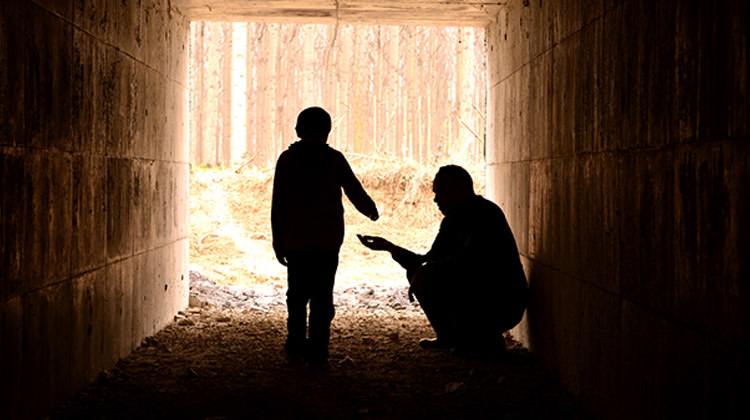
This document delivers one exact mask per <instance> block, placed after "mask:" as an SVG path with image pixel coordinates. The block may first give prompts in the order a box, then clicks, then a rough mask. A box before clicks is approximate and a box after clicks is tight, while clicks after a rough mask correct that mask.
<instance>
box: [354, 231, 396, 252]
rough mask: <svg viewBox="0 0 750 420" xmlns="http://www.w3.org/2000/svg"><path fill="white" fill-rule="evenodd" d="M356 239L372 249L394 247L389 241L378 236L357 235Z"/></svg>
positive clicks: (380, 249)
mask: <svg viewBox="0 0 750 420" xmlns="http://www.w3.org/2000/svg"><path fill="white" fill-rule="evenodd" d="M357 239H359V241H360V242H362V245H364V246H366V247H368V248H370V249H371V250H373V251H390V250H392V249H393V248H394V245H393V244H392V243H391V242H390V241H388V240H387V239H384V238H381V237H380V236H367V235H357Z"/></svg>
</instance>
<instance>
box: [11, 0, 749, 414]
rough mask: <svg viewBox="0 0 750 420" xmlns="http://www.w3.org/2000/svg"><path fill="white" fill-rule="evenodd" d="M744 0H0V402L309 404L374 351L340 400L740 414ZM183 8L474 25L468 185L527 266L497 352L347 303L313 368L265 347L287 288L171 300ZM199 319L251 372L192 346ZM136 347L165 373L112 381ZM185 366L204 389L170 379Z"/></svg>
mask: <svg viewBox="0 0 750 420" xmlns="http://www.w3.org/2000/svg"><path fill="white" fill-rule="evenodd" d="M749 19H750V6H749V5H748V3H747V2H746V1H743V0H728V1H724V2H697V3H696V2H691V1H683V0H662V1H648V0H596V1H585V0H566V1H541V0H540V1H524V0H509V1H502V2H497V1H495V2H490V1H464V0H451V1H437V0H425V1H420V2H396V1H390V0H382V1H378V0H373V1H359V0H339V1H334V0H309V1H307V0H302V1H298V2H242V1H237V0H217V1H208V0H172V1H171V2H169V1H160V0H123V1H117V2H112V1H107V0H77V1H73V2H67V1H55V0H32V1H24V0H5V1H3V2H2V3H0V188H1V193H0V235H1V236H0V237H1V238H2V240H0V378H1V379H0V417H2V418H8V419H21V418H40V417H41V418H43V417H46V416H49V415H51V414H52V413H53V412H54V411H55V410H56V409H57V408H58V407H60V406H61V404H65V403H66V402H69V401H71V399H72V398H77V399H75V400H73V401H78V402H79V403H80V402H81V401H83V402H86V401H88V403H91V404H98V407H103V408H102V409H103V410H105V411H102V412H100V414H101V415H104V414H103V413H108V414H106V416H109V417H117V418H127V417H128V413H130V414H131V415H138V416H146V417H148V416H152V417H157V416H158V417H164V416H169V415H170V414H181V415H184V416H186V417H201V418H212V417H213V418H224V417H226V418H233V417H243V416H242V415H241V414H238V413H242V409H243V408H242V407H241V406H242V404H243V403H248V404H250V403H252V401H256V405H257V407H266V408H267V407H272V406H273V407H278V409H279V410H281V411H280V412H282V413H285V414H281V416H282V417H284V416H288V417H292V416H295V415H298V414H300V413H303V414H304V413H306V411H304V409H303V408H301V407H303V406H304V405H305V404H307V406H308V407H312V408H310V411H307V414H309V415H311V416H318V417H325V413H326V411H325V406H324V399H325V396H326V395H330V393H333V392H336V391H338V390H342V389H348V388H351V387H353V386H354V385H353V384H354V383H355V382H357V379H358V378H360V379H361V375H362V374H363V372H366V371H370V370H372V371H373V372H374V371H378V372H382V375H379V376H376V380H373V381H369V382H368V381H362V382H359V383H357V385H356V387H359V388H358V389H359V390H361V391H362V393H361V394H360V396H361V398H360V397H357V398H354V397H351V398H349V399H348V400H347V399H346V398H343V399H339V400H337V401H338V402H337V403H336V404H338V406H337V407H339V408H341V411H339V413H348V414H347V417H380V418H392V417H407V416H409V417H426V416H428V415H429V416H431V417H432V416H442V417H459V418H460V417H463V416H465V415H466V412H465V411H462V410H461V408H460V407H465V406H475V407H479V408H477V410H480V411H476V412H475V413H479V414H478V416H479V417H494V416H496V415H503V416H509V417H513V416H516V417H526V418H532V417H533V418H538V417H550V418H560V417H563V418H581V417H585V416H589V414H586V413H592V414H591V415H595V416H597V417H602V418H607V419H621V418H622V419H625V418H680V417H685V418H707V417H709V416H710V417H718V418H746V417H747V416H748V414H750V413H748V408H747V404H745V403H744V402H743V400H744V393H743V392H744V391H742V390H744V389H747V388H748V377H750V375H748V371H749V369H748V363H749V361H748V356H749V355H750V287H748V279H749V278H750V269H748V264H749V263H748V261H750V255H749V253H750V252H749V251H748V250H750V243H748V241H749V239H748V238H750V228H749V226H750V223H748V217H747V215H748V214H749V213H750V198H749V197H750V191H749V189H748V180H749V179H750V153H749V152H750V142H749V141H748V137H749V135H750V108H749V107H748V77H747V75H748V60H749V57H748V39H749V32H748V20H749ZM191 20H237V21H263V22H321V23H336V22H344V23H353V24H356V23H375V24H395V23H398V24H435V25H453V26H474V27H484V28H485V30H486V39H487V45H486V48H487V62H488V74H487V80H488V84H487V98H488V101H487V136H486V196H487V198H488V199H490V200H492V201H493V202H495V203H497V204H498V205H499V206H500V207H501V208H502V209H503V211H504V212H505V215H506V216H507V219H508V222H509V224H510V227H511V229H512V231H513V234H514V235H515V240H516V242H517V244H518V250H519V253H520V257H521V262H522V264H523V268H524V272H525V274H526V278H527V279H528V285H529V290H530V301H529V306H528V309H527V311H526V314H525V316H524V318H523V320H522V321H521V324H520V325H518V326H517V327H515V328H514V329H513V330H511V332H510V335H509V336H508V337H507V339H508V342H509V343H517V345H518V346H519V347H517V348H515V350H513V351H512V352H511V355H510V357H509V358H507V359H504V360H502V361H486V360H481V359H479V360H476V359H463V358H460V357H454V356H453V355H451V354H448V353H430V352H423V351H421V350H420V349H419V348H418V347H417V348H415V345H414V344H415V343H414V342H413V341H410V339H411V338H415V337H419V336H426V335H428V334H429V329H428V324H426V321H425V320H424V317H422V316H417V315H414V316H411V315H406V314H395V315H393V319H390V320H388V319H383V318H384V317H378V315H377V314H372V313H355V312H347V311H342V313H341V314H340V317H341V320H342V323H341V324H338V327H336V328H338V330H337V332H335V334H337V335H336V337H339V338H341V340H339V341H336V340H334V343H333V344H332V346H334V347H333V350H334V352H336V354H338V355H339V357H338V359H337V365H336V366H335V367H334V370H332V373H327V374H326V375H328V376H325V377H326V378H328V380H327V381H325V383H324V384H323V385H320V384H318V382H319V379H320V378H321V377H320V376H318V377H316V376H315V375H314V373H312V372H308V371H296V370H293V369H292V368H290V367H289V366H286V365H283V364H282V363H281V362H280V361H279V360H280V359H279V358H280V357H281V356H280V355H277V354H276V352H275V350H274V351H271V350H270V348H273V347H274V346H281V344H280V343H281V341H279V340H281V338H279V334H282V333H283V331H284V328H285V326H284V324H283V322H284V321H283V316H281V315H283V314H282V313H275V312H268V313H266V312H258V313H243V314H238V315H236V317H235V316H233V317H230V318H229V319H224V315H222V314H217V313H214V312H211V311H208V310H207V311H205V312H201V313H198V312H196V313H187V314H186V313H185V311H187V308H188V294H189V292H188V282H189V273H188V241H189V232H188V230H189V229H188V226H189V225H188V201H189V189H188V187H189V185H188V183H189V173H190V162H189V150H188V142H187V131H188V125H189V124H188V118H189V116H188V106H187V98H188V93H189V92H188V82H187V78H188V70H187V42H188V28H189V23H190V21H191ZM180 312H182V315H180V314H179V313H180ZM175 315H180V316H181V317H182V318H180V319H182V320H192V321H191V322H193V325H179V323H178V322H174V320H175ZM280 316H281V317H280ZM274 317H276V318H274ZM399 317H402V318H403V319H402V318H399ZM220 318H221V319H220ZM385 318H387V317H385ZM185 322H187V321H185ZM389 322H390V323H389ZM196 324H201V325H206V326H210V328H205V329H200V328H197V327H196ZM188 327H189V328H188ZM181 328H182V329H181ZM233 329H239V330H241V331H245V335H244V338H242V339H241V340H240V341H239V342H236V343H234V342H224V341H222V340H223V339H224V338H222V337H225V336H226V334H228V331H230V330H233ZM248 331H255V332H254V333H253V334H250V333H249V332H248ZM240 335H241V334H240ZM240 335H238V336H240ZM347 337H348V338H347ZM364 337H366V338H367V339H366V340H365V339H364ZM511 337H512V340H511ZM207 342H208V343H210V345H212V346H216V345H217V344H218V345H219V347H221V348H222V351H224V352H226V354H224V356H222V357H225V359H224V360H233V361H235V362H236V363H238V364H239V365H240V366H241V367H242V368H243V369H244V372H245V376H243V375H242V374H241V373H242V372H243V369H232V368H231V367H230V366H223V367H222V366H218V367H217V366H213V367H212V366H211V365H210V363H209V362H210V358H208V357H204V356H202V355H201V353H200V351H199V350H200V349H201V348H203V347H205V346H207V344H206V343H207ZM349 345H351V346H355V347H357V346H358V348H359V351H361V352H362V354H364V355H365V356H363V358H362V359H361V360H354V359H351V358H350V359H349V360H347V359H346V357H345V355H346V354H347V351H348V350H347V347H346V346H349ZM248 348H257V349H263V350H262V351H261V350H258V351H249V352H245V354H242V355H238V354H239V353H242V351H241V350H242V349H248ZM129 355H130V356H131V357H128V356H129ZM133 356H134V357H135V358H133ZM179 357H182V358H183V360H189V361H192V362H191V363H193V362H194V363H193V364H188V365H189V367H185V368H184V369H183V368H179V369H178V368H176V367H175V365H173V364H172V363H173V362H174V359H175V358H179ZM226 358H228V359H226ZM118 360H122V361H121V363H120V364H118V365H117V367H116V368H115V364H116V363H117V362H118ZM139 360H140V361H141V362H143V363H146V365H142V366H140V372H145V373H144V375H147V376H148V375H151V376H158V377H159V378H161V379H160V380H162V382H159V381H156V382H152V384H156V385H154V388H138V386H137V380H131V379H132V378H130V379H127V378H129V377H128V376H127V375H128V373H127V372H138V371H139V370H138V369H139V367H138V366H134V365H137V364H138V363H140V362H138V361H139ZM148 363H151V365H148ZM182 366H183V367H184V366H185V365H182ZM128 369H134V370H128ZM336 369H338V372H339V373H335V372H337V371H336ZM396 371H397V372H398V374H396V373H395V372H396ZM123 375H125V376H123ZM399 375H407V376H408V377H409V378H412V380H413V382H410V383H407V384H403V383H399V382H397V381H398V378H399V377H403V376H399ZM546 375H549V377H548V376H546ZM285 377H286V378H289V377H291V378H294V379H295V380H292V381H290V380H285ZM97 378H98V380H97ZM316 378H317V379H316ZM549 378H554V379H549ZM264 380H265V381H266V382H263V381H264ZM94 381H96V382H94ZM92 383H94V385H93V387H92V388H86V387H87V386H88V385H89V384H92ZM264 383H265V384H266V385H267V386H266V387H263V386H261V384H264ZM189 384H193V385H195V386H196V387H195V388H194V390H198V391H197V392H198V394H197V395H202V396H203V397H204V398H205V401H208V402H206V404H204V405H201V403H200V401H187V400H185V399H183V400H179V399H175V400H173V399H172V398H173V397H174V395H176V394H179V392H180V390H181V389H184V388H185V387H189V386H190V385H189ZM196 384H197V385H196ZM316 384H318V385H316ZM157 385H158V386H157ZM318 386H320V387H318ZM159 387H162V388H161V389H164V390H165V392H164V393H163V394H159V391H158V389H160V388H159ZM84 389H86V390H87V391H86V392H85V393H84V394H86V395H83V396H82V394H80V393H81V391H82V390H84ZM101 389H110V390H111V389H117V390H119V391H122V392H125V391H126V390H127V391H128V392H130V394H128V395H130V397H123V395H125V394H123V395H119V396H117V395H113V394H96V392H98V391H97V390H101ZM509 389H512V390H513V391H514V392H516V391H517V392H518V394H514V393H513V392H510V391H509ZM211 390H220V391H221V392H216V393H211ZM563 390H564V391H563ZM119 391H118V392H119ZM297 391H299V392H298V393H297V394H295V395H305V396H304V399H303V400H301V401H295V402H290V401H289V400H288V399H286V398H284V397H283V393H284V392H297ZM535 392H536V393H538V395H546V396H547V397H545V398H543V400H544V401H546V402H545V403H543V404H539V405H537V406H535V405H534V404H533V398H534V397H535V394H534V393H535ZM524 393H525V394H524ZM87 395H88V397H87ZM96 395H109V397H111V398H112V399H111V401H109V402H110V404H109V405H108V404H107V403H108V401H106V400H105V401H98V402H96V403H95V402H94V400H95V399H96ZM338 395H347V394H346V393H339V394H338ZM410 395H416V396H419V397H420V398H421V399H418V401H421V402H422V403H423V404H426V405H429V406H430V407H432V408H425V409H420V408H419V405H415V404H413V400H410V399H408V398H406V396H410ZM87 398H89V399H88V400H87ZM128 398H133V399H130V400H129V399H128ZM135 400H140V401H144V404H148V402H149V401H152V402H154V404H158V402H159V401H161V402H162V403H164V404H163V405H160V406H159V407H161V408H160V409H162V410H165V411H154V412H150V413H149V412H148V410H142V411H138V410H137V409H134V408H132V407H131V408H130V409H128V408H126V407H125V406H126V405H128V404H129V403H130V402H132V401H135ZM118 401H119V402H123V401H126V402H128V403H123V404H124V405H123V406H118V405H117V404H118ZM165 401H166V402H165ZM209 402H210V404H213V405H212V407H219V406H223V407H225V408H227V409H226V410H224V411H217V410H213V411H212V410H209V409H208V408H206V407H208V405H207V404H209ZM430 404H432V405H430ZM579 404H580V405H579ZM391 406H393V407H399V408H403V409H398V410H397V409H395V408H388V407H391ZM514 406H515V407H516V408H518V407H522V408H523V410H517V409H512V407H514ZM69 407H70V406H69ZM72 407H73V408H72V409H75V405H74V406H72ZM143 407H144V406H142V407H141V408H143ZM509 407H511V408H509ZM550 407H551V408H550ZM266 408H263V409H260V408H259V411H257V412H256V415H258V416H260V417H274V416H277V415H279V412H272V411H263V410H265V409H266ZM128 410H135V411H128ZM170 410H172V411H170ZM269 410H270V408H269ZM555 410H557V411H555ZM73 412H74V411H69V413H73ZM81 413H83V411H79V412H78V414H81ZM118 413H120V414H118ZM123 413H124V414H123ZM89 414H90V413H89ZM71 415H72V414H71ZM222 416H223V417H222ZM248 416H252V414H248Z"/></svg>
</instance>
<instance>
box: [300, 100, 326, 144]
mask: <svg viewBox="0 0 750 420" xmlns="http://www.w3.org/2000/svg"><path fill="white" fill-rule="evenodd" d="M295 130H297V136H298V137H299V138H301V139H302V140H312V141H319V142H322V143H325V142H326V140H328V133H330V132H331V116H330V115H328V113H327V112H326V111H325V110H324V109H323V108H320V107H317V106H314V107H311V108H307V109H305V110H303V111H302V112H300V113H299V116H297V126H296V127H295Z"/></svg>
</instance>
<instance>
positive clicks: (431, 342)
mask: <svg viewBox="0 0 750 420" xmlns="http://www.w3.org/2000/svg"><path fill="white" fill-rule="evenodd" d="M419 347H422V348H423V349H425V350H450V349H451V348H452V347H453V344H452V343H450V342H449V341H446V340H441V339H439V338H423V339H421V340H419Z"/></svg>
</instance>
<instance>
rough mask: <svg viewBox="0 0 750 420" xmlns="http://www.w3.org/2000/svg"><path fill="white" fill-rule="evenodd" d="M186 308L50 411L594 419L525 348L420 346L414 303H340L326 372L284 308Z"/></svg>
mask: <svg viewBox="0 0 750 420" xmlns="http://www.w3.org/2000/svg"><path fill="white" fill-rule="evenodd" d="M186 315H187V316H186V317H185V318H181V319H179V320H178V321H175V322H173V323H172V324H171V325H169V326H168V327H167V328H165V329H164V330H162V331H160V332H159V333H158V334H156V335H155V336H153V337H149V338H147V339H146V340H144V342H143V344H142V345H141V346H140V347H139V348H138V349H136V350H135V351H134V352H133V353H131V354H130V355H129V356H128V357H127V358H125V359H123V360H120V361H119V362H118V363H117V365H116V366H115V367H114V368H113V369H111V370H109V371H106V372H102V374H101V375H100V376H99V378H98V380H97V381H96V382H94V383H93V384H92V385H90V386H89V387H88V388H86V389H85V390H84V391H82V392H81V393H80V394H79V395H78V396H77V397H75V398H74V399H72V400H71V401H69V402H67V403H66V404H64V405H62V406H61V407H59V408H58V409H57V411H56V412H55V413H54V415H52V416H51V418H53V419H69V418H70V419H73V418H76V419H79V418H99V419H133V418H139V419H152V418H154V419H155V418H160V419H163V418H183V419H214V420H216V419H245V418H247V419H271V418H273V419H280V418H320V419H344V418H345V419H351V418H383V419H393V418H410V419H412V418H416V419H419V418H432V419H438V418H440V419H442V418H467V419H468V418H471V419H480V418H529V419H531V418H534V419H539V418H549V419H553V418H554V419H590V418H594V417H593V416H592V415H591V414H589V413H587V412H586V411H585V409H584V408H583V407H582V405H581V404H580V403H579V402H578V401H577V400H576V399H574V398H573V397H572V396H571V395H570V394H568V393H567V392H565V391H564V390H563V389H562V387H561V386H560V385H559V384H558V383H557V382H555V381H554V380H552V379H551V378H550V377H549V376H547V375H546V374H545V372H544V371H543V370H542V369H541V368H540V367H539V365H538V364H537V363H536V362H535V361H534V359H533V358H532V357H531V355H530V354H529V353H528V352H527V351H526V350H525V349H522V348H518V347H516V348H514V349H511V350H510V351H509V353H508V354H507V355H505V356H503V357H499V358H494V359H488V358H482V359H479V358H469V357H461V356H457V355H454V354H451V353H450V352H446V351H432V352H431V351H425V350H422V349H421V348H420V347H419V346H418V345H417V341H418V340H419V339H420V338H423V337H430V336H432V330H431V328H430V327H429V324H428V323H427V320H426V319H425V318H424V316H423V315H422V314H421V313H420V312H418V311H408V310H406V311H405V310H376V311H373V310H357V309H346V310H339V311H338V313H337V315H336V318H335V319H334V321H333V326H332V337H331V347H330V349H331V368H330V370H327V371H314V370H311V369H309V368H308V367H307V366H305V365H290V364H289V363H288V361H287V359H286V357H285V355H284V353H283V351H282V347H283V343H284V339H285V333H286V326H285V325H286V324H285V323H286V311H285V310H283V309H272V310H269V311H258V310H252V311H230V310H224V311H220V310H204V311H200V312H199V310H197V309H196V310H193V312H189V313H187V314H186Z"/></svg>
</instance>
